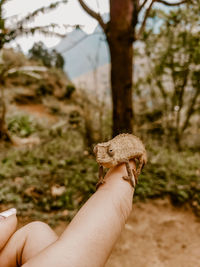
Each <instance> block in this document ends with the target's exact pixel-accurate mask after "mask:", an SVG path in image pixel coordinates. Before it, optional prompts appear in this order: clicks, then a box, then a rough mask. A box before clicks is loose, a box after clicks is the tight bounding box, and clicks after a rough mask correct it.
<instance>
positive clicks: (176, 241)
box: [55, 199, 200, 267]
mask: <svg viewBox="0 0 200 267" xmlns="http://www.w3.org/2000/svg"><path fill="white" fill-rule="evenodd" d="M65 227H66V224H65V223H63V222H62V223H60V224H59V225H58V226H57V227H56V228H55V231H56V232H57V233H58V234H61V233H62V232H63V230H64V229H65ZM199 251H200V219H199V218H197V217H196V216H195V215H194V214H193V212H192V211H191V210H190V209H186V208H176V207H174V206H172V205H171V204H170V201H169V200H168V199H163V200H161V199H157V200H153V201H152V200H148V201H146V202H145V203H135V204H134V205H133V211H132V213H131V216H130V218H129V220H128V221H127V223H126V225H125V229H124V230H123V231H122V234H121V236H120V238H119V240H118V242H117V244H116V246H115V248H114V250H113V252H112V254H111V256H110V258H109V260H108V262H107V264H106V266H105V267H122V266H123V267H133V266H134V267H198V266H200V253H199Z"/></svg>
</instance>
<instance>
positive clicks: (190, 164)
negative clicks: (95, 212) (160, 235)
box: [0, 119, 200, 224]
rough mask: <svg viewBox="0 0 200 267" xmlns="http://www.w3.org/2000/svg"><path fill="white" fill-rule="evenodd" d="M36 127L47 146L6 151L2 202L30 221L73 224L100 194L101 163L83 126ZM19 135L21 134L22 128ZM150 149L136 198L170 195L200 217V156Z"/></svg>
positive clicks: (0, 169)
mask: <svg viewBox="0 0 200 267" xmlns="http://www.w3.org/2000/svg"><path fill="white" fill-rule="evenodd" d="M28 121H29V120H28V119H26V120H25V122H26V124H27V122H28ZM15 123H16V122H15ZM31 123H32V122H31ZM26 128H29V127H28V126H26ZM15 129H16V128H15ZM17 129H18V128H17ZM34 129H36V130H34V134H35V131H37V129H40V131H39V132H38V135H39V136H40V138H41V144H39V145H36V146H34V147H32V148H27V147H7V148H6V147H4V148H3V149H1V152H0V203H1V204H2V205H5V206H6V207H11V206H15V207H16V208H17V209H18V211H19V214H20V215H22V216H23V217H24V218H25V217H29V218H31V219H42V220H44V221H45V220H47V221H48V223H51V224H53V223H55V222H56V221H57V220H60V219H66V215H67V217H68V219H69V220H70V219H71V218H72V217H73V216H74V214H75V213H76V212H77V210H78V209H79V208H80V207H81V206H82V205H83V203H85V201H86V200H87V199H88V198H89V197H90V196H91V194H93V193H94V192H95V184H96V181H97V178H98V166H97V163H96V161H95V159H94V157H93V155H90V154H89V153H88V151H87V150H86V148H85V146H84V140H83V136H82V134H81V132H80V131H79V130H78V129H77V128H73V127H66V128H63V129H59V131H58V129H57V130H56V131H52V130H51V129H47V128H43V129H42V126H41V125H40V127H39V126H38V127H36V128H34ZM16 132H18V133H19V135H20V134H21V132H20V129H19V130H18V131H15V134H16ZM147 150H148V158H149V162H148V164H147V166H146V167H145V168H144V170H143V172H142V174H141V176H140V179H139V184H138V185H137V188H136V192H135V198H134V200H135V201H144V200H147V199H151V198H162V197H165V196H169V197H170V198H171V200H172V203H173V204H174V205H185V204H187V205H188V204H189V205H190V206H191V207H192V208H193V210H194V212H195V213H196V214H197V215H200V166H199V162H200V154H199V153H198V152H192V151H190V150H186V151H182V152H177V151H176V150H174V149H172V148H171V149H168V148H166V147H165V146H159V145H158V143H157V142H153V143H149V144H148V145H147Z"/></svg>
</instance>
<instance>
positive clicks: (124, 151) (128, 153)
mask: <svg viewBox="0 0 200 267" xmlns="http://www.w3.org/2000/svg"><path fill="white" fill-rule="evenodd" d="M94 153H95V155H96V161H97V163H98V164H99V181H98V184H97V187H98V186H99V185H101V184H103V183H105V181H104V178H103V167H105V168H112V167H114V166H116V165H118V164H120V163H125V164H126V169H127V176H124V177H123V179H124V180H126V181H128V182H130V184H131V185H132V186H133V187H134V188H135V185H136V184H137V181H138V176H139V174H140V173H141V170H142V168H143V167H144V165H145V164H146V163H147V153H146V150H145V147H144V145H143V143H142V141H141V140H140V139H139V138H138V137H137V136H135V135H132V134H119V135H117V136H116V137H114V138H113V139H111V140H109V141H108V142H105V143H99V144H97V145H96V146H95V147H94ZM131 159H133V160H135V159H136V160H138V162H139V163H138V166H137V170H136V171H134V170H133V169H131V167H130V164H129V160H131Z"/></svg>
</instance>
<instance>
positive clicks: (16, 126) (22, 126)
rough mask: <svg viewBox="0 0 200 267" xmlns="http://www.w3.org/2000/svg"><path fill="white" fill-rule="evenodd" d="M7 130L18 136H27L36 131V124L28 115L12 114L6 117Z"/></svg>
mask: <svg viewBox="0 0 200 267" xmlns="http://www.w3.org/2000/svg"><path fill="white" fill-rule="evenodd" d="M8 130H9V131H10V132H11V133H13V134H15V135H18V136H20V137H28V136H30V135H31V134H32V133H34V132H35V131H36V126H35V124H34V122H33V121H31V119H30V117H28V116H25V115H23V116H19V115H18V116H14V117H11V118H9V119H8Z"/></svg>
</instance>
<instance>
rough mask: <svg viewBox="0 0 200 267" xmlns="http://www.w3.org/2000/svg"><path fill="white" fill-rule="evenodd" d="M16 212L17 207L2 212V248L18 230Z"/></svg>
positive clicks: (0, 230)
mask: <svg viewBox="0 0 200 267" xmlns="http://www.w3.org/2000/svg"><path fill="white" fill-rule="evenodd" d="M16 213H17V211H16V209H9V210H6V211H4V212H1V213H0V250H1V249H2V248H3V247H4V246H5V244H6V243H7V241H8V239H9V238H10V237H11V236H12V234H13V233H14V232H15V230H16V227H17V217H16Z"/></svg>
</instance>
